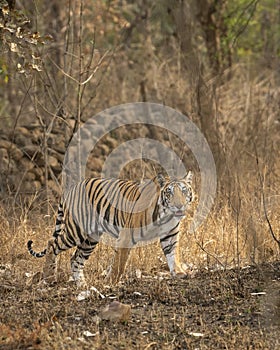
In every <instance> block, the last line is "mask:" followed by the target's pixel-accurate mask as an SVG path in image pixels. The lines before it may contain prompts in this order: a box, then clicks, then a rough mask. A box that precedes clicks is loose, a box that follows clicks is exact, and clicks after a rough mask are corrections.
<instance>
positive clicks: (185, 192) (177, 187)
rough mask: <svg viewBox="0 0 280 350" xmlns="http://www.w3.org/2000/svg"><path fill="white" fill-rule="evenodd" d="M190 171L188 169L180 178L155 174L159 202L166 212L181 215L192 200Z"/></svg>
mask: <svg viewBox="0 0 280 350" xmlns="http://www.w3.org/2000/svg"><path fill="white" fill-rule="evenodd" d="M192 176H193V175H192V172H191V171H189V172H188V173H187V174H186V175H185V176H184V177H183V178H182V179H179V180H177V179H176V180H169V179H166V178H165V177H164V176H163V175H161V174H159V175H158V176H157V182H158V184H159V186H160V188H161V190H160V198H159V201H160V204H161V205H162V206H163V210H164V212H165V213H166V214H173V215H174V216H175V217H178V218H180V217H183V216H185V215H186V210H187V208H188V207H189V205H190V204H191V202H192V200H193V190H192V187H191V183H192Z"/></svg>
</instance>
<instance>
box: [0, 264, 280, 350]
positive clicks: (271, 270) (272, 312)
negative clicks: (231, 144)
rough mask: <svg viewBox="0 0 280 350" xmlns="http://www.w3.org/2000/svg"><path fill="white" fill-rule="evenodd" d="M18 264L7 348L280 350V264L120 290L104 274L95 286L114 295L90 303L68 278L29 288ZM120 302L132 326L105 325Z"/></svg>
mask: <svg viewBox="0 0 280 350" xmlns="http://www.w3.org/2000/svg"><path fill="white" fill-rule="evenodd" d="M30 261H32V260H30ZM20 262H21V264H22V263H23V262H24V261H23V260H20ZM24 264H25V265H26V264H27V262H26V261H25V262H24ZM16 266H17V265H16V264H15V265H14V267H11V266H9V265H2V266H1V273H0V282H1V283H0V295H1V298H0V300H1V302H0V303H1V310H0V349H5V350H6V349H7V350H8V349H11V350H14V349H280V262H274V263H266V264H264V265H260V266H254V267H247V268H243V269H239V270H238V269H237V270H228V271H214V272H211V271H199V272H198V273H197V274H196V275H195V276H194V277H193V278H190V279H186V280H177V279H173V278H170V277H169V276H168V275H167V274H166V273H165V272H161V273H160V272H159V271H157V272H155V273H154V274H152V273H151V274H150V275H142V276H141V278H136V277H125V278H124V279H123V281H122V282H121V283H119V285H117V286H114V287H112V286H106V285H105V283H104V280H103V279H102V277H101V276H100V277H99V279H96V280H94V282H92V281H90V283H91V285H92V283H94V286H95V287H96V288H97V289H98V290H99V291H100V292H101V293H102V294H104V295H105V296H106V297H105V298H103V299H102V298H101V297H100V296H99V295H98V294H97V293H95V292H93V291H92V292H91V295H90V296H89V297H88V298H86V299H84V300H82V301H78V300H77V296H78V295H79V293H80V292H81V291H80V290H77V289H75V288H74V287H73V286H71V285H70V284H69V282H67V281H66V280H67V278H66V277H67V276H65V275H64V276H62V277H61V278H60V281H59V282H57V283H56V284H54V285H51V286H48V285H46V284H44V283H42V282H39V283H38V284H34V285H32V286H28V285H27V281H28V278H27V277H26V276H25V274H24V273H23V272H22V273H19V271H17V268H16ZM112 300H119V301H120V302H122V303H125V304H129V305H130V306H131V308H132V309H131V311H132V312H131V319H130V320H129V321H127V322H110V321H105V320H101V321H100V319H98V317H97V315H98V313H99V311H100V309H101V308H102V307H103V306H105V305H107V304H109V303H110V302H111V301H112ZM85 332H90V336H89V333H85Z"/></svg>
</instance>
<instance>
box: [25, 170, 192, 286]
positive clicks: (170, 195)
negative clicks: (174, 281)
mask: <svg viewBox="0 0 280 350" xmlns="http://www.w3.org/2000/svg"><path fill="white" fill-rule="evenodd" d="M192 177H193V174H192V172H191V171H189V172H187V173H186V174H185V176H184V177H183V178H180V179H176V178H174V179H170V178H168V177H165V176H163V175H162V174H157V175H156V176H155V177H154V178H153V179H150V180H148V181H144V182H142V183H138V182H135V181H131V180H122V179H116V178H101V177H99V178H88V179H84V180H82V181H80V182H78V183H77V184H76V185H74V186H73V187H72V188H71V189H70V190H69V191H68V193H67V194H65V195H64V197H62V199H61V201H60V204H59V206H58V211H57V216H56V224H55V230H54V233H53V236H52V238H51V239H50V240H49V241H48V243H47V247H46V248H45V249H44V250H43V251H42V252H39V253H38V252H36V251H34V250H33V249H32V244H33V241H32V240H29V241H28V243H27V247H28V251H29V253H30V254H31V255H33V256H34V257H36V258H41V257H44V256H45V257H46V260H45V264H44V267H43V278H44V280H49V281H51V280H53V279H55V276H56V257H57V255H58V254H60V253H61V252H63V251H66V250H68V249H70V248H73V247H76V250H75V252H74V254H73V255H72V257H71V260H70V265H71V271H72V276H71V279H72V280H73V281H74V282H76V284H77V285H78V286H86V280H85V277H84V272H83V270H84V264H85V261H86V260H88V258H89V257H90V255H91V253H92V252H93V250H94V248H95V247H96V245H97V244H98V242H99V240H100V238H101V236H102V234H103V233H104V232H106V233H108V234H109V235H110V236H111V237H113V238H114V239H115V240H114V241H115V242H116V243H115V247H114V248H115V255H114V259H113V263H112V266H111V268H110V271H109V273H108V275H107V277H106V278H108V279H110V281H111V282H112V283H113V284H115V283H117V282H118V281H119V280H120V278H121V276H122V275H123V273H124V271H125V266H126V262H127V259H128V257H129V253H130V250H131V248H132V247H134V246H135V245H136V244H137V243H139V242H144V241H150V240H153V239H158V238H159V240H160V245H161V248H162V250H163V253H164V255H165V257H166V260H167V265H168V267H169V270H170V274H171V276H177V277H183V278H184V277H186V276H187V274H186V272H185V271H184V270H183V268H182V266H181V263H180V259H179V254H178V245H179V244H178V243H179V232H180V230H179V226H180V222H181V221H182V219H183V218H184V217H185V215H186V210H187V209H188V208H189V206H190V204H191V202H192V201H193V189H192Z"/></svg>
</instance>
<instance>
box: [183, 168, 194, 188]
mask: <svg viewBox="0 0 280 350" xmlns="http://www.w3.org/2000/svg"><path fill="white" fill-rule="evenodd" d="M192 178H193V173H192V172H191V171H189V172H188V173H187V174H186V175H185V176H184V180H185V181H186V183H187V184H189V185H190V184H191V183H192Z"/></svg>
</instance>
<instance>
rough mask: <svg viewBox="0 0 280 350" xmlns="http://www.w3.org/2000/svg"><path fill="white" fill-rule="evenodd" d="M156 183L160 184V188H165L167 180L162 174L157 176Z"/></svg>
mask: <svg viewBox="0 0 280 350" xmlns="http://www.w3.org/2000/svg"><path fill="white" fill-rule="evenodd" d="M154 182H155V183H157V184H159V187H163V186H164V185H165V183H166V178H165V177H164V176H163V175H162V174H161V173H159V174H157V176H156V177H155V180H154Z"/></svg>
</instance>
